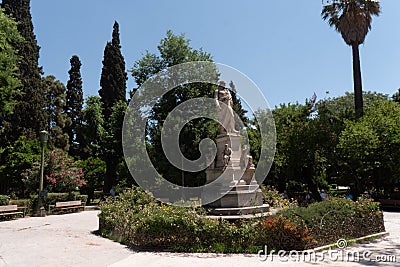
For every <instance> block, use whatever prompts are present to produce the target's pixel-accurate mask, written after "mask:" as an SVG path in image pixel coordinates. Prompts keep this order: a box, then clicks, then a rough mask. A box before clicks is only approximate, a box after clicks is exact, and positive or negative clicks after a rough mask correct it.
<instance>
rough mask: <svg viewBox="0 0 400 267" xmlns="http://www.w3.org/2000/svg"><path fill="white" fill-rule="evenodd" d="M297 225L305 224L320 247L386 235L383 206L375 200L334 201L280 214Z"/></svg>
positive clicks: (284, 210) (337, 199)
mask: <svg viewBox="0 0 400 267" xmlns="http://www.w3.org/2000/svg"><path fill="white" fill-rule="evenodd" d="M278 214H279V215H283V216H285V217H287V218H288V219H289V220H292V221H294V222H296V223H303V222H304V223H305V224H306V225H307V227H308V228H309V229H310V231H311V235H312V236H313V238H314V240H315V242H316V245H317V246H323V245H327V244H332V243H335V242H336V241H337V240H339V239H340V238H344V239H353V238H358V237H362V236H366V235H370V234H375V233H380V232H384V231H385V228H384V224H383V214H382V211H380V210H379V203H377V202H373V200H371V199H362V198H361V199H360V200H359V201H357V202H354V201H352V200H349V199H340V198H330V199H329V200H326V201H322V202H317V203H314V204H311V205H309V206H308V207H292V208H290V209H283V210H280V211H279V212H278Z"/></svg>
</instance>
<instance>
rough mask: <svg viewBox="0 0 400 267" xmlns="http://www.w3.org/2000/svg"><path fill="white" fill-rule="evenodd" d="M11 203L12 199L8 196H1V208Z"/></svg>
mask: <svg viewBox="0 0 400 267" xmlns="http://www.w3.org/2000/svg"><path fill="white" fill-rule="evenodd" d="M9 202H10V197H9V196H6V195H0V206H5V205H8V203H9Z"/></svg>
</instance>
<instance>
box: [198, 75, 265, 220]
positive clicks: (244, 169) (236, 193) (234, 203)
mask: <svg viewBox="0 0 400 267" xmlns="http://www.w3.org/2000/svg"><path fill="white" fill-rule="evenodd" d="M225 86H226V84H225V82H224V81H221V82H220V84H219V86H218V89H217V90H216V91H215V93H214V99H215V102H216V106H217V110H218V117H219V121H220V122H221V124H222V125H221V127H220V132H219V134H218V136H217V138H216V143H217V155H216V158H215V160H214V162H213V163H212V164H211V165H210V166H209V167H208V168H207V169H206V179H207V183H211V182H213V181H215V180H216V179H217V178H218V177H220V175H221V174H223V173H224V175H228V179H223V182H222V183H221V184H219V186H218V188H219V189H218V190H217V191H216V192H211V193H213V194H216V195H217V196H220V197H218V199H217V200H216V201H214V202H212V203H210V204H208V205H207V207H208V208H209V210H210V213H211V214H213V215H240V214H242V215H245V214H253V213H261V212H266V211H269V206H268V205H266V204H263V201H262V193H261V189H260V187H259V185H258V183H257V181H256V180H255V177H254V173H255V166H254V164H253V161H252V158H251V156H249V154H248V153H249V149H248V148H247V147H242V145H241V140H242V136H241V135H240V133H239V131H237V130H236V129H235V117H234V112H233V109H232V106H233V101H232V96H231V93H230V92H229V90H228V89H227V88H226V87H225ZM209 193H210V192H209Z"/></svg>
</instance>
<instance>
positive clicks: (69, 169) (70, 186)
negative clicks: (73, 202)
mask: <svg viewBox="0 0 400 267" xmlns="http://www.w3.org/2000/svg"><path fill="white" fill-rule="evenodd" d="M21 175H22V177H23V180H24V182H25V184H26V187H27V188H28V189H29V190H31V192H34V191H36V190H37V188H38V187H39V178H40V163H39V162H35V163H33V166H32V167H31V168H29V169H27V170H26V171H25V172H24V173H22V174H21ZM83 178H84V174H83V171H82V169H80V168H77V167H75V166H74V161H73V159H71V158H69V157H68V154H67V153H66V152H64V151H62V150H61V149H54V150H51V151H49V152H48V154H47V155H46V156H45V163H44V188H46V189H47V190H48V192H53V193H60V192H71V191H74V190H77V189H79V188H80V187H82V186H84V185H86V181H85V180H84V179H83Z"/></svg>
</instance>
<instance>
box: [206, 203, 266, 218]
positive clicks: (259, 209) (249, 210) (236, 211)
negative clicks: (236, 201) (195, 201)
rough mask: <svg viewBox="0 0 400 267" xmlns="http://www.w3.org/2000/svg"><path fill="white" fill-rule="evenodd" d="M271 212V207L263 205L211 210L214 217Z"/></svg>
mask: <svg viewBox="0 0 400 267" xmlns="http://www.w3.org/2000/svg"><path fill="white" fill-rule="evenodd" d="M264 212H269V205H268V204H263V205H261V206H251V207H242V208H236V207H235V208H214V209H211V210H210V214H212V215H236V216H237V215H247V214H257V213H264Z"/></svg>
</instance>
